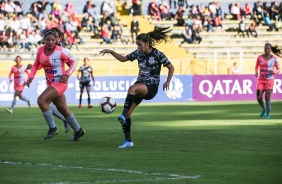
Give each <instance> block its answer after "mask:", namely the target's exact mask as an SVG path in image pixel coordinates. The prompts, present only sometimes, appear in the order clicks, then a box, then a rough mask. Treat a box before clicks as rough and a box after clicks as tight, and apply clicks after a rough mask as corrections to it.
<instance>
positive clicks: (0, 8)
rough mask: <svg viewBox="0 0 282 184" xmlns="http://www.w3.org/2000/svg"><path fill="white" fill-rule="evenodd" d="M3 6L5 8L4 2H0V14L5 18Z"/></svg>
mask: <svg viewBox="0 0 282 184" xmlns="http://www.w3.org/2000/svg"><path fill="white" fill-rule="evenodd" d="M5 6H6V2H5V1H3V0H2V1H1V2H0V14H3V15H4V16H6V14H7V12H6V11H5Z"/></svg>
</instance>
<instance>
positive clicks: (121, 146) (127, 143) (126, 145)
mask: <svg viewBox="0 0 282 184" xmlns="http://www.w3.org/2000/svg"><path fill="white" fill-rule="evenodd" d="M129 147H133V142H132V141H131V142H130V141H127V140H125V141H124V142H123V143H122V145H120V146H119V147H118V148H129Z"/></svg>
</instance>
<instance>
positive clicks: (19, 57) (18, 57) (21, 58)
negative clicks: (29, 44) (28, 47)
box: [14, 55, 22, 61]
mask: <svg viewBox="0 0 282 184" xmlns="http://www.w3.org/2000/svg"><path fill="white" fill-rule="evenodd" d="M17 58H20V59H21V60H22V57H21V56H19V55H17V56H16V57H15V60H14V61H16V59H17Z"/></svg>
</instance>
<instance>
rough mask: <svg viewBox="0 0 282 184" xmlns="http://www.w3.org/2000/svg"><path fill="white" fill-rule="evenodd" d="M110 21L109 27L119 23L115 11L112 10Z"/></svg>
mask: <svg viewBox="0 0 282 184" xmlns="http://www.w3.org/2000/svg"><path fill="white" fill-rule="evenodd" d="M110 21H111V24H110V25H111V27H114V26H115V25H119V17H118V14H117V12H114V13H113V14H112V15H111V16H110Z"/></svg>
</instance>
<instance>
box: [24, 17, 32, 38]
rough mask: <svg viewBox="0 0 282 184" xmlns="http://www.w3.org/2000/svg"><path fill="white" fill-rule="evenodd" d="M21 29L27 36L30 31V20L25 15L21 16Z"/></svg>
mask: <svg viewBox="0 0 282 184" xmlns="http://www.w3.org/2000/svg"><path fill="white" fill-rule="evenodd" d="M21 29H23V30H26V33H27V34H29V33H30V32H31V30H32V27H31V23H30V19H29V17H27V14H24V15H23V18H22V20H21Z"/></svg>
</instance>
